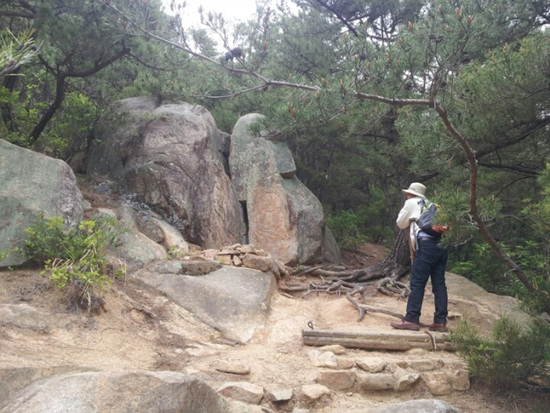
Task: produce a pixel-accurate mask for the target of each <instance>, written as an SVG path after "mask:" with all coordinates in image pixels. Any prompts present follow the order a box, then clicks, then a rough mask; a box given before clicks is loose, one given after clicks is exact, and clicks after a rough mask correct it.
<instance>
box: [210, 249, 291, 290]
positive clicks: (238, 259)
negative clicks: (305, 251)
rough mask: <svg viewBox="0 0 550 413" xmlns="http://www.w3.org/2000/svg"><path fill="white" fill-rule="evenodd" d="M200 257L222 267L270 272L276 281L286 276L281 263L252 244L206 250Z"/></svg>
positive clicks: (285, 270) (284, 267)
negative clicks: (214, 261) (231, 266)
mask: <svg viewBox="0 0 550 413" xmlns="http://www.w3.org/2000/svg"><path fill="white" fill-rule="evenodd" d="M202 257H204V258H206V259H208V260H216V261H219V262H221V263H222V264H223V265H233V266H235V267H247V268H252V269H254V270H258V271H263V272H271V273H273V275H274V276H275V278H276V279H277V281H279V280H280V279H281V278H283V277H285V276H286V275H287V274H288V271H287V268H286V266H285V264H284V263H283V262H282V261H279V260H277V259H276V258H274V257H273V256H272V255H271V254H268V253H267V252H265V251H264V250H262V249H259V248H256V247H255V246H254V245H252V244H245V245H241V244H234V245H231V246H227V247H222V248H220V249H218V250H215V249H207V250H204V251H203V252H202Z"/></svg>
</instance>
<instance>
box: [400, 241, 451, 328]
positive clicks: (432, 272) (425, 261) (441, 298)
mask: <svg viewBox="0 0 550 413" xmlns="http://www.w3.org/2000/svg"><path fill="white" fill-rule="evenodd" d="M446 266H447V250H445V249H443V248H441V247H439V246H438V245H437V241H436V240H435V239H426V240H424V239H422V240H419V241H418V249H417V250H416V252H415V255H414V262H413V266H412V275H411V282H410V286H411V294H410V295H409V300H408V301H407V315H405V321H408V322H410V323H419V322H420V314H421V310H422V301H423V300H424V290H425V289H426V284H427V282H428V278H431V280H432V292H433V294H434V297H435V313H434V319H433V322H434V323H442V324H445V323H447V312H448V310H447V287H446V285H445V268H446Z"/></svg>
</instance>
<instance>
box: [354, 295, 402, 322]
mask: <svg viewBox="0 0 550 413" xmlns="http://www.w3.org/2000/svg"><path fill="white" fill-rule="evenodd" d="M358 292H360V291H356V292H350V293H347V294H346V298H347V299H348V301H349V302H350V303H352V304H353V306H354V307H355V308H356V309H357V311H359V318H358V319H357V322H360V321H362V320H363V318H365V315H366V314H367V311H370V312H371V313H380V314H387V315H391V316H393V317H397V318H398V319H400V320H401V319H402V318H403V314H400V313H397V312H395V311H392V310H387V309H385V308H376V307H371V306H368V305H360V304H359V303H358V302H357V301H356V300H355V299H354V298H353V294H354V293H355V294H356V293H358Z"/></svg>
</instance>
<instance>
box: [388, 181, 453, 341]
mask: <svg viewBox="0 0 550 413" xmlns="http://www.w3.org/2000/svg"><path fill="white" fill-rule="evenodd" d="M403 193H404V194H405V196H406V197H407V199H406V201H405V203H404V205H403V208H401V211H399V214H398V216H397V220H396V223H397V226H398V227H399V228H400V229H407V228H408V229H409V242H410V246H411V250H412V252H413V256H414V258H413V261H412V274H411V279H410V289H411V292H410V294H409V298H408V300H407V313H406V314H405V317H404V318H403V319H402V320H401V321H400V322H396V321H394V322H392V323H391V326H392V327H393V328H396V329H398V330H413V331H418V330H420V314H421V310H422V302H423V301H424V291H425V289H426V284H427V282H428V279H431V281H432V292H433V294H434V300H435V312H434V316H433V323H432V324H431V325H430V326H429V329H430V330H431V331H442V332H445V331H447V314H448V308H447V307H448V298H447V286H446V284H445V269H446V267H447V251H446V250H445V249H443V248H441V247H440V246H439V245H438V242H439V240H440V238H441V236H434V235H429V234H427V233H425V232H424V231H421V230H420V228H419V227H418V225H416V220H417V219H418V218H419V217H420V214H421V212H422V205H423V203H424V201H425V200H426V195H425V194H426V187H425V186H424V185H423V184H421V183H420V182H413V183H412V184H410V186H409V187H408V188H407V189H403Z"/></svg>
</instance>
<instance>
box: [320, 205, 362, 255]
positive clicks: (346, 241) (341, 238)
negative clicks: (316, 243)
mask: <svg viewBox="0 0 550 413" xmlns="http://www.w3.org/2000/svg"><path fill="white" fill-rule="evenodd" d="M327 225H328V227H329V228H330V230H331V231H332V233H333V234H334V238H335V239H336V242H337V243H338V245H339V246H340V247H341V248H343V249H356V248H357V247H358V246H359V245H361V244H364V243H365V242H366V241H367V237H366V236H365V235H363V234H362V233H361V230H360V219H359V217H358V215H357V213H356V212H354V211H349V210H348V211H342V212H340V213H339V214H338V215H332V216H329V217H328V218H327Z"/></svg>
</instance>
